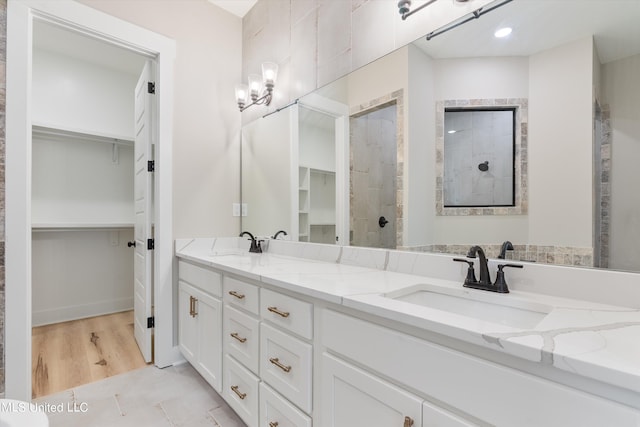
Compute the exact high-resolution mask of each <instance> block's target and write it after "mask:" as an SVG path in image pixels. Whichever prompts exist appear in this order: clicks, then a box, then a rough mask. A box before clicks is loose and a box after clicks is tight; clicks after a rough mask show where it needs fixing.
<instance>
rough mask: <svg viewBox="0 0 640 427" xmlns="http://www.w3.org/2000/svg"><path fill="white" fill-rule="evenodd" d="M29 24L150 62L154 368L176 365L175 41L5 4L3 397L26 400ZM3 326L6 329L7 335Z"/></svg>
mask: <svg viewBox="0 0 640 427" xmlns="http://www.w3.org/2000/svg"><path fill="white" fill-rule="evenodd" d="M34 19H41V20H45V21H48V22H51V23H54V24H57V25H61V26H64V27H66V28H67V29H70V30H73V31H77V32H79V33H82V34H85V35H89V36H92V37H97V38H100V39H102V40H103V41H107V42H109V43H112V44H116V45H118V46H120V47H123V48H126V49H129V50H132V51H135V52H137V53H140V54H143V55H146V56H148V57H152V58H154V59H155V61H156V65H157V68H156V87H157V88H158V90H157V92H156V93H157V97H158V98H157V117H158V120H157V132H158V133H157V135H158V138H157V142H156V149H155V156H156V158H155V161H156V172H155V173H156V175H155V180H154V181H155V182H154V193H155V194H154V197H155V199H154V212H153V214H154V220H155V239H156V245H155V250H154V272H153V273H154V279H155V280H154V306H155V325H156V326H155V334H154V335H155V338H154V352H155V362H154V363H155V365H156V366H158V367H165V366H169V365H171V364H173V363H175V362H177V361H180V360H182V357H181V356H180V352H179V349H178V347H177V346H176V345H175V343H174V330H175V325H174V323H175V319H174V316H173V313H174V311H175V310H174V294H175V289H174V286H173V270H174V269H173V264H174V262H173V233H172V226H173V218H172V146H173V63H174V59H175V54H176V46H175V41H174V40H172V39H169V38H167V37H165V36H162V35H160V34H157V33H154V32H152V31H149V30H146V29H143V28H141V27H138V26H136V25H133V24H131V23H128V22H126V21H123V20H121V19H119V18H116V17H113V16H111V15H108V14H106V13H103V12H100V11H98V10H95V9H92V8H90V7H88V6H85V5H82V4H79V3H76V2H74V1H71V0H57V1H53V2H52V1H47V0H8V2H7V60H6V79H7V86H6V129H5V132H6V161H5V168H6V169H5V176H6V184H5V185H6V187H5V188H6V189H5V191H6V193H5V205H6V208H5V230H6V232H5V319H6V320H5V325H6V326H5V331H4V333H5V346H4V349H5V396H6V397H7V398H13V399H20V400H26V401H30V400H31V315H32V313H31V149H32V145H31V144H32V142H31V125H32V123H31V108H32V106H31V76H32V49H33V46H32V42H33V21H34ZM7 326H8V327H7Z"/></svg>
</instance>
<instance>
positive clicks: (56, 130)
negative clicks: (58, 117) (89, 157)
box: [31, 124, 134, 147]
mask: <svg viewBox="0 0 640 427" xmlns="http://www.w3.org/2000/svg"><path fill="white" fill-rule="evenodd" d="M31 131H32V135H33V136H34V137H41V138H42V137H46V138H49V139H58V140H60V139H62V140H66V141H68V140H70V139H75V140H82V141H91V142H108V143H109V144H118V145H126V146H129V147H133V143H134V141H133V137H130V136H123V135H115V134H113V135H109V134H105V133H97V132H96V133H92V132H91V131H87V130H81V129H64V128H60V127H55V126H49V125H43V124H33V126H32V127H31Z"/></svg>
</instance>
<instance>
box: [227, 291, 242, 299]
mask: <svg viewBox="0 0 640 427" xmlns="http://www.w3.org/2000/svg"><path fill="white" fill-rule="evenodd" d="M229 295H233V296H234V297H236V298H238V299H243V298H244V294H239V293H237V292H236V291H229Z"/></svg>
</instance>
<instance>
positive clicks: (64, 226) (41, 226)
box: [31, 222, 134, 231]
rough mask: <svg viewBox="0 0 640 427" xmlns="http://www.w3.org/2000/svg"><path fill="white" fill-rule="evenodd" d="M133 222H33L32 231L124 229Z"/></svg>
mask: <svg viewBox="0 0 640 427" xmlns="http://www.w3.org/2000/svg"><path fill="white" fill-rule="evenodd" d="M133 225H134V224H133V223H132V222H131V223H129V222H114V223H46V224H45V223H34V224H31V230H32V231H85V230H124V229H129V228H133Z"/></svg>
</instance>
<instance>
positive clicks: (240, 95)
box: [236, 84, 249, 108]
mask: <svg viewBox="0 0 640 427" xmlns="http://www.w3.org/2000/svg"><path fill="white" fill-rule="evenodd" d="M248 96H249V86H247V85H245V84H237V85H236V101H237V102H238V105H239V106H240V108H242V107H243V106H244V105H245V104H246V103H247V98H248Z"/></svg>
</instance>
